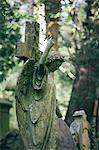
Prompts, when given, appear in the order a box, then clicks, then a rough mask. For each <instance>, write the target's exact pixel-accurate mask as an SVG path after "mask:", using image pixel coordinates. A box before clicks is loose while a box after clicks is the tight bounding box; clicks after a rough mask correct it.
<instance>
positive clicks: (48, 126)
mask: <svg viewBox="0 0 99 150" xmlns="http://www.w3.org/2000/svg"><path fill="white" fill-rule="evenodd" d="M49 48H50V46H49ZM48 52H49V49H48V48H47V49H46V51H45V52H44V54H43V55H42V56H41V58H40V60H38V61H37V60H34V59H29V60H28V61H27V62H26V63H25V65H24V67H23V70H22V72H21V74H20V76H19V79H18V82H17V87H16V94H15V95H16V108H17V109H16V110H17V118H18V124H19V129H20V133H21V136H22V139H23V142H24V145H25V148H26V150H58V149H59V150H66V148H67V149H68V147H70V149H69V150H73V149H72V146H70V145H69V144H70V143H71V145H73V148H74V143H73V139H72V136H71V134H70V132H69V129H68V128H67V127H66V125H65V124H64V123H62V122H61V121H60V120H58V123H57V119H56V118H57V117H56V93H55V85H54V81H53V78H52V76H51V75H50V71H51V70H50V69H49V67H48V65H50V67H51V66H52V67H51V68H54V67H53V65H55V62H56V66H57V67H56V68H55V69H54V71H55V70H56V69H58V67H59V66H60V65H61V64H62V61H64V59H63V60H62V57H60V58H61V60H60V59H59V57H58V55H54V56H53V57H51V58H52V60H51V59H50V60H51V63H48V64H47V63H46V62H47V59H46V58H47V55H48ZM53 58H54V59H53ZM53 60H54V63H52V62H53ZM58 61H61V63H58V65H57V62H58ZM60 122H61V123H60ZM60 126H62V127H61V128H60ZM65 131H66V132H67V131H68V132H67V134H68V137H67V138H66V141H65V135H66V134H64V135H63V132H65ZM69 134H70V135H69ZM64 143H66V145H65V144H64ZM74 150H75V148H74Z"/></svg>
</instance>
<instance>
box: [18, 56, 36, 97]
mask: <svg viewBox="0 0 99 150" xmlns="http://www.w3.org/2000/svg"><path fill="white" fill-rule="evenodd" d="M34 64H35V62H34V60H33V59H29V60H27V62H26V63H25V64H24V66H23V68H22V71H21V73H20V74H19V77H18V80H17V85H16V91H15V96H16V98H17V99H20V97H22V96H26V94H27V93H28V90H29V86H30V85H31V81H32V77H33V71H34Z"/></svg>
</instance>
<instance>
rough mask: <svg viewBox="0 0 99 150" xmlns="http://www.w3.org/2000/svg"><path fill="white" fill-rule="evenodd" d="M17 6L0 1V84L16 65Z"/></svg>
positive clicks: (3, 0) (17, 39) (18, 17)
mask: <svg viewBox="0 0 99 150" xmlns="http://www.w3.org/2000/svg"><path fill="white" fill-rule="evenodd" d="M17 6H18V5H14V6H11V5H10V4H9V3H8V2H7V0H0V82H2V81H3V80H4V79H5V78H6V74H7V72H8V71H9V70H10V69H12V68H13V67H14V66H15V65H16V62H17V61H16V59H15V58H14V50H15V47H16V44H17V42H18V41H19V39H20V37H21V36H20V32H19V24H18V23H19V19H20V15H19V13H18V7H17Z"/></svg>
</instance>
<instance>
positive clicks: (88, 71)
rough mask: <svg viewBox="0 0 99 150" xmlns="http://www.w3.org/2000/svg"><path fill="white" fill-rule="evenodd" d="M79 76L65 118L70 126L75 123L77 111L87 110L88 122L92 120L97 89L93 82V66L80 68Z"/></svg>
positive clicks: (74, 84)
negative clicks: (75, 112) (74, 118)
mask: <svg viewBox="0 0 99 150" xmlns="http://www.w3.org/2000/svg"><path fill="white" fill-rule="evenodd" d="M77 72H78V75H77V77H76V79H75V81H74V83H73V89H72V93H71V98H70V102H69V106H68V110H67V114H66V117H65V121H66V122H67V124H68V125H70V124H71V122H72V121H73V117H72V115H73V113H74V111H76V110H85V112H86V113H87V116H88V121H89V122H90V121H91V118H92V108H93V103H94V100H95V96H96V87H95V82H94V80H93V72H92V68H91V66H80V67H79V68H78V71H77Z"/></svg>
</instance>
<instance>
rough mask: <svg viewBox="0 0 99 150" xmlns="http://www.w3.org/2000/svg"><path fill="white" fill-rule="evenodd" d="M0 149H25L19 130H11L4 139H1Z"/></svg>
mask: <svg viewBox="0 0 99 150" xmlns="http://www.w3.org/2000/svg"><path fill="white" fill-rule="evenodd" d="M0 150H25V148H24V144H23V141H22V138H21V135H20V133H19V131H18V130H16V129H15V130H13V131H10V132H9V133H8V134H7V135H6V136H5V137H4V138H3V139H0Z"/></svg>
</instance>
